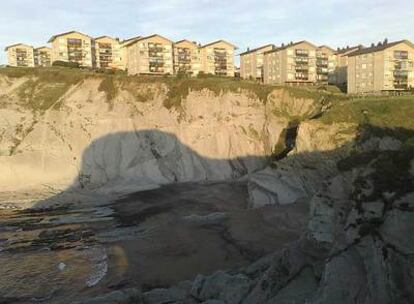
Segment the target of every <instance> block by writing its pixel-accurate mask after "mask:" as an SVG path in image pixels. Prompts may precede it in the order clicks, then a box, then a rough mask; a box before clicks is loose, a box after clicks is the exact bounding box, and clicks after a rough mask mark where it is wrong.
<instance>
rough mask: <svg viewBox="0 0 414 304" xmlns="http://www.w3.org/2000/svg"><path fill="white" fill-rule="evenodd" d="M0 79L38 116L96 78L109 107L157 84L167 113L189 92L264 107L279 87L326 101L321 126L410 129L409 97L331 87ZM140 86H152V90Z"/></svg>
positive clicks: (36, 73)
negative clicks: (245, 99) (123, 93)
mask: <svg viewBox="0 0 414 304" xmlns="http://www.w3.org/2000/svg"><path fill="white" fill-rule="evenodd" d="M0 75H4V76H7V77H8V78H22V77H26V78H27V79H28V80H27V81H26V82H25V83H24V84H22V85H21V86H20V87H19V88H18V89H17V95H18V96H19V98H20V100H21V103H22V105H24V106H26V107H28V108H30V109H32V110H35V111H41V112H42V111H45V110H47V109H48V108H50V107H54V108H55V109H58V108H59V102H58V101H59V99H60V98H61V97H62V96H63V95H64V94H65V93H66V92H67V91H68V89H69V88H70V87H71V86H73V85H75V84H77V83H79V82H81V81H82V80H84V79H86V78H97V79H102V82H101V84H100V86H99V88H98V89H99V91H102V92H105V93H106V96H107V100H108V103H109V104H110V105H111V106H113V100H114V99H115V97H116V96H117V94H118V92H119V90H120V89H122V90H127V91H128V92H130V93H131V94H132V95H133V96H134V97H135V99H136V100H137V101H139V102H146V101H147V100H151V99H153V98H154V97H155V94H156V92H155V91H154V88H159V87H160V86H158V85H165V87H166V88H167V91H166V95H167V98H166V99H165V100H164V105H165V107H166V108H168V109H171V108H178V109H180V108H181V107H182V105H181V103H182V101H183V100H185V98H186V97H187V96H188V94H189V93H190V92H191V91H201V90H208V91H211V92H213V93H214V94H216V95H219V94H223V93H226V92H232V93H242V92H243V93H245V94H248V95H249V94H250V95H251V97H252V98H258V99H260V100H261V101H262V102H266V101H267V98H268V95H269V94H270V93H271V92H272V91H273V90H275V89H277V88H283V89H284V90H287V91H288V92H289V94H290V95H291V96H292V97H294V98H307V99H313V100H315V101H320V100H322V99H323V100H325V101H329V102H330V103H331V107H330V109H329V110H328V111H327V112H326V113H324V114H323V115H322V116H321V117H320V118H319V120H320V121H321V122H323V123H326V124H331V123H335V122H349V123H356V124H371V125H374V126H379V127H381V126H387V127H400V128H406V129H414V119H413V117H414V97H413V96H400V97H366V98H354V99H352V100H350V99H348V97H347V96H346V95H344V94H342V93H339V91H335V90H332V87H328V88H327V89H326V90H318V89H317V88H315V87H289V86H275V85H262V84H258V83H257V82H254V81H247V80H240V79H235V78H226V77H216V76H207V75H205V76H202V77H196V78H188V77H171V76H170V77H154V76H126V75H125V73H116V74H107V73H97V72H93V71H89V70H81V69H71V68H62V67H51V68H1V69H0ZM143 84H152V87H151V86H145V85H144V86H143Z"/></svg>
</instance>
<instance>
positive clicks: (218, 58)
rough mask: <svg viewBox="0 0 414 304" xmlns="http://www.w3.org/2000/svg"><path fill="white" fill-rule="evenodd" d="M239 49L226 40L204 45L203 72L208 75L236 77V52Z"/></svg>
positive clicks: (202, 51) (202, 54) (202, 49)
mask: <svg viewBox="0 0 414 304" xmlns="http://www.w3.org/2000/svg"><path fill="white" fill-rule="evenodd" d="M236 49H237V47H236V46H235V45H233V44H231V43H229V42H227V41H225V40H217V41H214V42H211V43H208V44H206V45H203V46H202V47H201V48H200V50H201V66H202V68H201V70H202V71H203V72H204V73H206V74H212V75H219V76H230V77H234V51H235V50H236Z"/></svg>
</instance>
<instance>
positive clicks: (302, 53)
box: [295, 50, 309, 57]
mask: <svg viewBox="0 0 414 304" xmlns="http://www.w3.org/2000/svg"><path fill="white" fill-rule="evenodd" d="M295 54H296V56H299V57H308V56H309V52H308V50H295Z"/></svg>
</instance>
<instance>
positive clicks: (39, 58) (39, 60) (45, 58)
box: [34, 46, 52, 67]
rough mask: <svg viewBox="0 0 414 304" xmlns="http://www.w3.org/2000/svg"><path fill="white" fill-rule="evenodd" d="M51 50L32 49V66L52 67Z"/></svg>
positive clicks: (44, 48) (47, 48)
mask: <svg viewBox="0 0 414 304" xmlns="http://www.w3.org/2000/svg"><path fill="white" fill-rule="evenodd" d="M51 56H52V49H51V48H49V47H47V46H41V47H38V48H35V49H34V65H35V66H36V67H50V66H51V65H52V58H51Z"/></svg>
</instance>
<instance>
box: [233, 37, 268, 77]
mask: <svg viewBox="0 0 414 304" xmlns="http://www.w3.org/2000/svg"><path fill="white" fill-rule="evenodd" d="M275 48H276V47H275V45H273V44H268V45H264V46H261V47H258V48H255V49H253V50H249V49H247V51H246V52H244V53H241V54H240V78H242V79H261V80H262V79H263V63H264V52H267V51H271V50H273V49H275Z"/></svg>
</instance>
